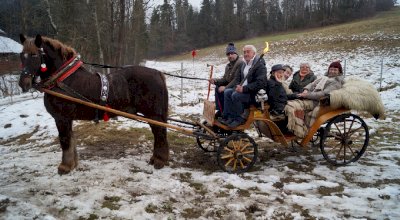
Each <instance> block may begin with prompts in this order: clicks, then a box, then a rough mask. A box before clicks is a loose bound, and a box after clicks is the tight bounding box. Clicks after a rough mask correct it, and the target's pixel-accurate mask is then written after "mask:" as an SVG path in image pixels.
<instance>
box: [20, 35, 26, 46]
mask: <svg viewBox="0 0 400 220" xmlns="http://www.w3.org/2000/svg"><path fill="white" fill-rule="evenodd" d="M19 40H20V41H21V44H23V43H24V42H25V41H26V37H25V35H23V34H19Z"/></svg>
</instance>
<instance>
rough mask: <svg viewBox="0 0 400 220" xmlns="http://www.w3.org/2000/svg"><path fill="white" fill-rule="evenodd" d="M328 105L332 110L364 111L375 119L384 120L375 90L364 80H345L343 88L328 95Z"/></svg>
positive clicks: (383, 113) (381, 104)
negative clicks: (343, 108) (341, 108)
mask: <svg viewBox="0 0 400 220" xmlns="http://www.w3.org/2000/svg"><path fill="white" fill-rule="evenodd" d="M330 105H331V107H334V108H340V107H345V108H348V109H352V110H357V111H366V112H369V113H370V114H371V115H373V116H374V117H375V118H376V119H378V118H380V119H384V118H385V108H384V107H383V103H382V100H381V97H380V95H379V93H378V91H377V89H376V88H375V87H374V86H373V85H372V84H371V83H369V82H367V81H365V80H360V79H356V78H348V79H346V80H345V83H344V85H343V88H341V89H339V90H334V91H332V92H331V93H330Z"/></svg>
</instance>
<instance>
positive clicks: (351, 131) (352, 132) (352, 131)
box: [348, 126, 364, 137]
mask: <svg viewBox="0 0 400 220" xmlns="http://www.w3.org/2000/svg"><path fill="white" fill-rule="evenodd" d="M361 129H364V128H363V127H361V126H360V127H359V128H356V129H354V130H349V132H348V134H349V135H348V137H350V136H352V135H353V134H355V133H356V131H358V130H361Z"/></svg>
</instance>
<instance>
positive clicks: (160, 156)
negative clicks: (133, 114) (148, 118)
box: [150, 125, 169, 169]
mask: <svg viewBox="0 0 400 220" xmlns="http://www.w3.org/2000/svg"><path fill="white" fill-rule="evenodd" d="M150 127H151V131H152V132H153V135H154V150H153V156H152V157H151V159H150V164H153V165H154V168H156V169H161V168H163V167H164V166H165V165H168V157H169V146H168V140H167V129H166V128H164V127H160V126H157V125H150Z"/></svg>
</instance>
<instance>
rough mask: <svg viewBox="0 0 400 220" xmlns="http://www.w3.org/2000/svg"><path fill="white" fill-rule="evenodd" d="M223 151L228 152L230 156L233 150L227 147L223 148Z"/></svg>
mask: <svg viewBox="0 0 400 220" xmlns="http://www.w3.org/2000/svg"><path fill="white" fill-rule="evenodd" d="M224 150H226V151H228V152H230V153H231V154H233V153H234V150H231V149H229V148H228V147H224Z"/></svg>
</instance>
